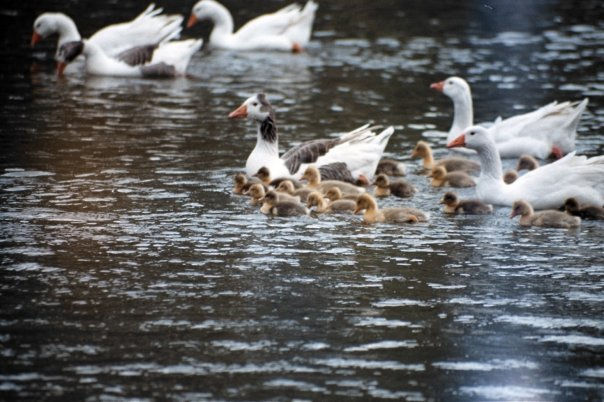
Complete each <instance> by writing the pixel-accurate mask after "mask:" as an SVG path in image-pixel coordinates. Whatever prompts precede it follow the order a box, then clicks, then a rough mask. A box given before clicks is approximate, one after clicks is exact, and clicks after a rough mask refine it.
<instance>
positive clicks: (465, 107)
mask: <svg viewBox="0 0 604 402" xmlns="http://www.w3.org/2000/svg"><path fill="white" fill-rule="evenodd" d="M473 113H474V112H473V106H472V94H471V93H470V92H464V93H462V94H459V95H458V96H456V97H455V98H453V125H452V126H451V129H450V130H449V132H450V133H451V134H452V135H457V134H459V133H461V132H462V131H463V130H464V129H465V128H467V127H470V126H471V125H472V124H473V121H474V116H473Z"/></svg>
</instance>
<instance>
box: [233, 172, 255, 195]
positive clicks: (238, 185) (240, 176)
mask: <svg viewBox="0 0 604 402" xmlns="http://www.w3.org/2000/svg"><path fill="white" fill-rule="evenodd" d="M233 181H234V182H235V184H234V187H233V193H235V194H244V193H245V192H246V191H248V190H249V189H250V187H251V186H252V184H256V183H261V181H260V179H258V178H257V177H247V176H246V175H245V173H237V174H236V175H235V177H234V178H233Z"/></svg>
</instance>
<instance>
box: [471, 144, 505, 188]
mask: <svg viewBox="0 0 604 402" xmlns="http://www.w3.org/2000/svg"><path fill="white" fill-rule="evenodd" d="M476 151H477V152H478V158H479V159H480V178H488V179H490V180H491V179H492V180H497V181H502V180H503V170H502V168H501V158H500V157H499V151H497V147H496V146H495V144H494V143H489V144H485V145H483V146H482V147H481V148H480V149H477V150H476Z"/></svg>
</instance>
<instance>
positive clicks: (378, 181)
mask: <svg viewBox="0 0 604 402" xmlns="http://www.w3.org/2000/svg"><path fill="white" fill-rule="evenodd" d="M373 184H375V185H376V186H378V187H380V188H386V187H388V186H390V180H389V179H388V176H386V175H385V174H383V173H380V174H378V175H377V176H376V178H375V180H374V181H373Z"/></svg>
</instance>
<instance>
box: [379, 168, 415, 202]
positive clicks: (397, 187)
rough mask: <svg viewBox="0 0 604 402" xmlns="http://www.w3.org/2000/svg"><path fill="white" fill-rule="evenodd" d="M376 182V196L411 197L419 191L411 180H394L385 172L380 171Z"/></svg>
mask: <svg viewBox="0 0 604 402" xmlns="http://www.w3.org/2000/svg"><path fill="white" fill-rule="evenodd" d="M373 184H375V186H376V187H375V190H374V193H373V194H374V195H375V196H376V197H387V196H389V195H394V196H395V197H401V198H409V197H412V196H413V194H414V193H415V192H416V191H417V189H416V188H415V187H413V186H412V185H411V184H410V183H409V182H407V181H406V180H404V179H398V180H392V181H390V179H389V178H388V176H386V175H385V174H383V173H380V174H379V175H377V177H376V178H375V181H374V182H373Z"/></svg>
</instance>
